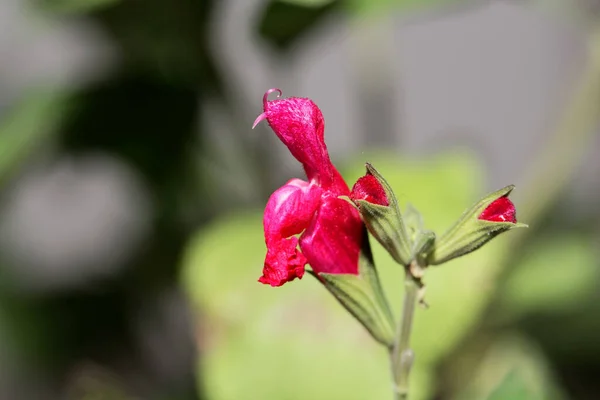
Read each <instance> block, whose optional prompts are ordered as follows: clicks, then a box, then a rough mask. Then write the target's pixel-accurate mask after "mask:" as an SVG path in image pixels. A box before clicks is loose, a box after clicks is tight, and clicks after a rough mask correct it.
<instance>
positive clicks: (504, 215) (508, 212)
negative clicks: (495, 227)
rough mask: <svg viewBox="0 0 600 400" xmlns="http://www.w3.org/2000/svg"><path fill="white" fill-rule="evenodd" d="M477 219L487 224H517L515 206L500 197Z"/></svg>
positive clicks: (505, 198) (504, 197) (506, 198)
mask: <svg viewBox="0 0 600 400" xmlns="http://www.w3.org/2000/svg"><path fill="white" fill-rule="evenodd" d="M479 219H482V220H484V221H489V222H512V223H513V224H516V223H517V211H516V210H515V205H514V204H513V203H512V201H510V200H509V198H508V197H506V196H502V197H500V198H498V199H496V200H494V201H493V202H491V203H490V205H489V206H487V207H486V209H485V210H483V211H482V212H481V214H480V215H479Z"/></svg>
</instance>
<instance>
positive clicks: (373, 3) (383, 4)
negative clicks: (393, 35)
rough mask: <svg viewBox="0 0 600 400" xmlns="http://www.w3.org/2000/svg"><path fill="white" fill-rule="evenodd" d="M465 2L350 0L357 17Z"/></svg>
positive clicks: (457, 0) (449, 0)
mask: <svg viewBox="0 0 600 400" xmlns="http://www.w3.org/2000/svg"><path fill="white" fill-rule="evenodd" d="M464 2H465V0H350V1H349V5H350V8H351V10H352V11H353V12H354V13H356V14H359V15H364V14H373V13H382V12H390V11H400V12H410V11H416V10H423V9H428V8H433V7H442V6H450V5H456V4H460V3H464Z"/></svg>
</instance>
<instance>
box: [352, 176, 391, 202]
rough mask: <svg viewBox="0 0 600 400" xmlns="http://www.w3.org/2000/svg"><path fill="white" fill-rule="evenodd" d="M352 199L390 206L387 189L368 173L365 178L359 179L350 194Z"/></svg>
mask: <svg viewBox="0 0 600 400" xmlns="http://www.w3.org/2000/svg"><path fill="white" fill-rule="evenodd" d="M350 198H351V199H352V200H354V201H356V200H366V201H368V202H369V203H373V204H377V205H380V206H386V207H387V206H389V205H390V202H389V201H388V198H387V195H386V194H385V189H384V188H383V186H382V185H381V183H380V182H379V181H378V180H377V178H375V177H374V176H373V175H371V174H369V173H367V174H366V175H365V176H363V177H361V178H359V179H358V180H357V181H356V183H355V184H354V186H353V187H352V192H351V193H350Z"/></svg>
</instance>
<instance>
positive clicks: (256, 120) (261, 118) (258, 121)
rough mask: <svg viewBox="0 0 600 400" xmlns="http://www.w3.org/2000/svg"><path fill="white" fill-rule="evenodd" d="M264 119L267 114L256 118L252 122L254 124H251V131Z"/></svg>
mask: <svg viewBox="0 0 600 400" xmlns="http://www.w3.org/2000/svg"><path fill="white" fill-rule="evenodd" d="M266 118H267V113H262V114H260V115H259V116H258V117H256V119H255V120H254V123H253V124H252V129H254V128H256V125H258V124H259V123H260V121H262V120H263V119H266Z"/></svg>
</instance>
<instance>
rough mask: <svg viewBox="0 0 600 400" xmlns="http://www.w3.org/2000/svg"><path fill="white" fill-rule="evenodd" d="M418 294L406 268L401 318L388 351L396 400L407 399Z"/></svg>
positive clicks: (415, 284)
mask: <svg viewBox="0 0 600 400" xmlns="http://www.w3.org/2000/svg"><path fill="white" fill-rule="evenodd" d="M418 294H419V287H418V285H417V282H416V281H415V278H414V277H413V276H412V274H411V273H410V270H409V269H408V268H407V269H406V276H405V279H404V305H403V308H402V320H401V321H400V324H399V326H398V334H397V337H396V343H395V344H394V347H393V348H392V349H391V351H390V357H391V364H392V375H393V378H394V398H395V399H396V400H405V399H408V376H409V374H410V369H411V367H412V365H413V362H414V359H415V355H414V353H413V351H412V349H411V348H410V334H411V331H412V322H413V317H414V314H415V308H416V306H417V297H418Z"/></svg>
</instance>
